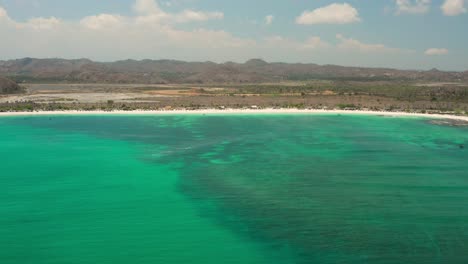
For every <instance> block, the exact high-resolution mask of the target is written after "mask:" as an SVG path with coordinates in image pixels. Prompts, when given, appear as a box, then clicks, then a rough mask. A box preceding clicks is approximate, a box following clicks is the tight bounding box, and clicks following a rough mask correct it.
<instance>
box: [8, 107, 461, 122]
mask: <svg viewBox="0 0 468 264" xmlns="http://www.w3.org/2000/svg"><path fill="white" fill-rule="evenodd" d="M179 114H183V115H190V114H192V115H200V114H202V115H230V114H267V115H268V114H343V115H344V114H350V115H376V116H386V117H424V118H433V119H450V120H461V121H467V122H468V116H457V115H443V114H422V113H407V112H384V111H361V110H317V109H289V108H288V109H273V108H267V109H224V110H220V109H202V110H183V109H181V110H156V111H148V110H135V111H121V110H116V111H78V110H67V111H35V112H2V113H0V117H2V116H3V117H5V116H44V115H179Z"/></svg>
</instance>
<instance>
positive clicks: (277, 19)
mask: <svg viewBox="0 0 468 264" xmlns="http://www.w3.org/2000/svg"><path fill="white" fill-rule="evenodd" d="M467 12H468V0H347V1H345V2H342V1H329V0H255V1H252V0H235V1H231V0H80V1H73V0H0V34H1V35H0V36H1V37H0V60H5V59H16V58H23V57H37V58H48V57H61V58H90V59H93V60H99V61H112V60H121V59H128V58H131V59H179V60H188V61H208V60H209V61H215V62H225V61H236V62H243V61H245V60H247V59H249V58H263V59H265V60H267V61H281V62H303V63H318V64H339V65H352V66H375V67H395V68H402V69H430V68H434V67H436V68H439V69H444V70H468V13H467Z"/></svg>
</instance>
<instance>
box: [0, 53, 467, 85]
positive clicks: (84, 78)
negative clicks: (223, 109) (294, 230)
mask: <svg viewBox="0 0 468 264" xmlns="http://www.w3.org/2000/svg"><path fill="white" fill-rule="evenodd" d="M0 75H2V76H8V77H10V78H12V79H15V80H16V81H17V82H83V83H147V84H164V83H200V84H201V83H205V84H207V83H234V84H235V83H260V82H277V81H286V80H289V81H295V80H311V79H328V80H359V81H376V80H377V81H378V80H397V81H401V80H403V81H437V82H459V81H464V82H467V81H468V72H445V71H439V70H437V69H432V70H429V71H418V70H398V69H386V68H364V67H344V66H337V65H317V64H302V63H294V64H291V63H268V62H265V61H263V60H260V59H253V60H249V61H247V62H246V63H235V62H226V63H214V62H184V61H175V60H140V61H136V60H125V61H116V62H105V63H104V62H94V61H91V60H88V59H79V60H65V59H33V58H25V59H18V60H9V61H0Z"/></svg>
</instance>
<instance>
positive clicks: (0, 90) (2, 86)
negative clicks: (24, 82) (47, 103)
mask: <svg viewBox="0 0 468 264" xmlns="http://www.w3.org/2000/svg"><path fill="white" fill-rule="evenodd" d="M20 92H22V88H21V87H20V86H19V85H18V84H16V83H15V82H14V81H12V80H10V79H6V78H2V77H0V94H14V93H20Z"/></svg>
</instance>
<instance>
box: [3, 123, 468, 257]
mask: <svg viewBox="0 0 468 264" xmlns="http://www.w3.org/2000/svg"><path fill="white" fill-rule="evenodd" d="M462 146H465V148H462ZM0 161H1V171H0V263H1V264H17V263H18V264H19V263H21V264H25V263H34V264H42V263H44V264H45V263H47V264H49V263H67V264H68V263H89V264H91V263H92V264H95V263H99V264H107V263H109V264H110V263H117V264H118V263H164V264H171V263H201V264H205V263H207V264H208V263H242V264H244V263H249V264H257V263H272V264H274V263H468V129H467V128H460V127H458V128H457V127H448V126H438V125H433V124H430V123H429V122H428V120H426V119H417V118H385V117H372V116H339V115H257V116H253V115H239V116H209V115H208V116H203V115H200V116H195V115H194V116H177V115H174V116H51V117H4V118H0Z"/></svg>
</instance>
